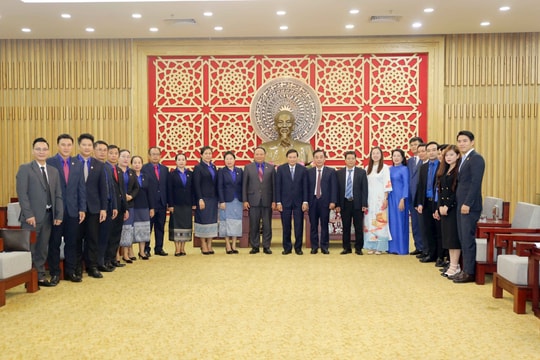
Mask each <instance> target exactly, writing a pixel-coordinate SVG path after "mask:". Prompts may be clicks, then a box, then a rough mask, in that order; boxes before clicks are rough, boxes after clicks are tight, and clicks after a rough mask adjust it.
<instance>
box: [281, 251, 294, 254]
mask: <svg viewBox="0 0 540 360" xmlns="http://www.w3.org/2000/svg"><path fill="white" fill-rule="evenodd" d="M291 252H292V251H291V250H283V251H282V252H281V254H282V255H289V254H290V253H291Z"/></svg>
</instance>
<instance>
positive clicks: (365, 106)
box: [148, 54, 427, 166]
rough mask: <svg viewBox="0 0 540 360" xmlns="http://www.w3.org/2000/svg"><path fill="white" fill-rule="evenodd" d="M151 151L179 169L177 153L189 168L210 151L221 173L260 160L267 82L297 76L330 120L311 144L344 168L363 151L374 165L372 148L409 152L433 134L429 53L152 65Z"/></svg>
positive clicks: (203, 59)
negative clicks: (229, 164)
mask: <svg viewBox="0 0 540 360" xmlns="http://www.w3.org/2000/svg"><path fill="white" fill-rule="evenodd" d="M148 64H149V65H148V67H149V84H153V85H151V86H150V89H149V92H150V118H149V119H150V120H149V121H150V145H157V146H159V147H160V148H162V149H163V151H164V152H163V158H164V163H165V164H167V165H170V166H173V165H174V155H175V154H176V153H177V152H178V151H183V152H185V153H186V154H187V156H188V160H189V164H190V165H193V164H194V163H195V162H197V161H198V158H199V152H198V150H199V148H200V147H202V146H203V145H210V146H212V148H213V149H214V150H215V152H214V158H215V159H216V163H217V165H218V166H219V165H222V164H223V162H222V160H221V159H222V153H223V152H224V151H227V150H233V151H235V152H236V157H237V163H238V164H239V165H243V164H246V163H247V162H250V161H252V158H253V149H254V147H255V146H257V145H258V144H260V143H261V142H262V139H260V138H259V137H258V136H257V135H256V133H255V131H254V128H253V126H252V124H251V119H250V106H251V102H252V101H253V99H254V97H255V95H256V94H257V91H258V90H259V88H260V87H261V86H262V85H263V84H265V83H267V82H268V81H270V80H272V79H276V78H281V77H294V78H296V79H299V80H301V81H303V82H305V83H307V84H308V85H309V86H310V87H311V88H312V89H313V90H314V91H315V93H316V94H317V97H318V98H319V100H320V102H321V105H322V114H323V115H322V121H321V124H320V125H319V127H318V129H317V132H316V133H315V135H314V136H313V137H312V138H311V140H310V142H311V144H312V146H313V148H314V149H315V148H322V149H324V150H326V152H327V154H328V161H327V163H328V164H329V165H334V166H341V165H342V164H343V153H344V152H345V151H347V150H355V151H356V152H357V154H358V157H359V159H361V161H362V162H364V163H365V162H366V160H367V158H368V155H369V151H370V149H371V147H372V146H376V145H378V146H381V147H382V148H383V150H384V152H385V159H386V160H387V161H389V160H390V158H389V151H391V150H392V149H394V148H397V147H399V148H402V149H404V150H406V151H408V140H409V139H410V138H411V137H412V136H417V135H420V136H424V137H425V135H426V130H427V121H426V109H427V101H426V99H427V85H426V84H427V54H403V55H385V54H381V55H372V54H351V55H312V54H306V55H296V56H289V55H287V56H284V55H283V56H281V55H273V56H268V55H253V56H219V57H216V56H214V57H213V56H196V57H193V56H190V57H188V56H185V57H183V56H174V57H150V58H149V61H148Z"/></svg>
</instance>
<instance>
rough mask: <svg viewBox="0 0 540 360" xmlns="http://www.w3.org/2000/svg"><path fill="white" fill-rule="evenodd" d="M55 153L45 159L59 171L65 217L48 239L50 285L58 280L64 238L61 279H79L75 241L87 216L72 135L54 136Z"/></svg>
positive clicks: (53, 229) (76, 280) (84, 195)
mask: <svg viewBox="0 0 540 360" xmlns="http://www.w3.org/2000/svg"><path fill="white" fill-rule="evenodd" d="M56 143H57V145H58V153H57V154H56V155H55V156H53V157H50V158H48V159H47V164H48V165H50V166H53V167H54V168H56V170H58V173H59V174H60V176H59V179H60V186H61V188H62V200H63V202H64V220H63V221H62V223H60V224H59V225H54V226H53V228H52V235H51V239H50V241H49V255H48V257H47V263H48V264H49V272H50V274H51V281H50V283H51V285H56V284H58V282H59V280H60V246H61V245H62V237H64V279H66V280H70V281H72V282H80V281H81V280H82V279H81V278H79V277H78V276H76V275H75V268H76V264H77V255H76V251H75V249H76V243H77V237H78V236H79V224H80V223H82V222H83V221H84V218H85V216H86V186H85V184H84V176H83V166H82V163H81V162H80V161H78V160H77V158H75V157H71V152H72V150H73V138H72V137H71V135H69V134H61V135H59V136H58V138H57V139H56Z"/></svg>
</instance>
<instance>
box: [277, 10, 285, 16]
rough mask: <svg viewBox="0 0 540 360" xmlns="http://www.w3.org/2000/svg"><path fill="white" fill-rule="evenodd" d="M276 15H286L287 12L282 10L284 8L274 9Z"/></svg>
mask: <svg viewBox="0 0 540 360" xmlns="http://www.w3.org/2000/svg"><path fill="white" fill-rule="evenodd" d="M276 15H278V16H283V15H287V12H286V11H284V10H279V11H276Z"/></svg>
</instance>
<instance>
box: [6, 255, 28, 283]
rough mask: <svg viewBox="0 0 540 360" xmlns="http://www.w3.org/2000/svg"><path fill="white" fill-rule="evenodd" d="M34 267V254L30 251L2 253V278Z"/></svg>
mask: <svg viewBox="0 0 540 360" xmlns="http://www.w3.org/2000/svg"><path fill="white" fill-rule="evenodd" d="M30 269H32V254H31V253H30V252H28V251H11V252H2V253H0V280H4V279H7V278H10V277H12V276H15V275H19V274H22V273H23V272H26V271H28V270H30Z"/></svg>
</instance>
